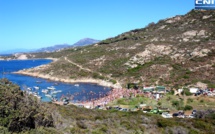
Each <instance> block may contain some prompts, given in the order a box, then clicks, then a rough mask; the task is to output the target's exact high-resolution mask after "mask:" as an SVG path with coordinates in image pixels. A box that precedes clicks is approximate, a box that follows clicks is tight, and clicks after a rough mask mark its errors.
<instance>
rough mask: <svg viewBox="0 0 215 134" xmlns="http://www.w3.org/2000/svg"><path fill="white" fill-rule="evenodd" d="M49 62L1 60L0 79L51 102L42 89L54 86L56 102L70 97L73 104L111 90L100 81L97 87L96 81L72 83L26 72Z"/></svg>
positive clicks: (97, 96) (45, 60) (84, 80)
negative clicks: (31, 91)
mask: <svg viewBox="0 0 215 134" xmlns="http://www.w3.org/2000/svg"><path fill="white" fill-rule="evenodd" d="M51 62H53V60H50V59H33V60H9V61H6V60H2V61H0V65H1V67H2V75H1V76H0V78H7V79H9V80H10V81H12V82H13V83H16V84H17V85H19V86H20V88H21V89H22V90H25V89H26V88H31V89H32V90H33V91H34V92H37V93H38V94H39V95H40V96H41V97H42V99H41V100H42V101H51V99H50V98H49V97H47V96H45V94H43V93H42V92H41V91H42V90H43V89H46V88H47V87H51V86H54V87H55V88H56V90H57V91H59V93H58V94H56V95H55V97H56V98H57V99H58V100H60V98H61V97H62V96H68V95H70V96H72V101H73V102H78V101H86V100H89V99H92V98H95V99H96V98H99V97H100V96H99V95H100V94H106V93H107V92H109V91H110V90H111V88H109V86H111V84H107V83H105V82H102V81H100V84H99V85H98V84H97V82H98V81H95V80H91V79H90V80H86V79H83V80H73V81H72V80H68V79H59V78H55V77H50V76H48V75H42V74H39V73H30V72H28V70H31V69H35V68H36V69H38V68H41V67H46V66H49V64H50V63H51ZM20 70H21V71H20ZM14 72H15V73H14ZM75 83H76V84H75ZM95 83H96V84H95ZM75 85H76V86H75ZM77 85H78V86H77ZM101 85H104V86H101ZM35 87H38V88H39V89H38V90H36V89H35ZM90 92H91V94H90Z"/></svg>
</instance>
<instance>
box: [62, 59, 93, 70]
mask: <svg viewBox="0 0 215 134" xmlns="http://www.w3.org/2000/svg"><path fill="white" fill-rule="evenodd" d="M64 59H65V60H66V61H67V62H69V63H71V64H73V65H75V66H77V67H79V68H80V69H81V70H85V71H88V72H93V71H92V70H90V69H89V68H84V67H83V66H81V65H79V64H77V63H75V62H73V61H71V60H69V59H68V58H67V57H64Z"/></svg>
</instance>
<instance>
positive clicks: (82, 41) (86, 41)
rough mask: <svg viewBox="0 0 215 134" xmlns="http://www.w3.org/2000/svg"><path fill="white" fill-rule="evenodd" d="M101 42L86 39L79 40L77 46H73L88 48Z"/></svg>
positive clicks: (74, 45)
mask: <svg viewBox="0 0 215 134" xmlns="http://www.w3.org/2000/svg"><path fill="white" fill-rule="evenodd" d="M99 41H100V40H95V39H91V38H84V39H81V40H79V41H78V42H76V43H75V44H73V45H72V47H80V46H86V45H90V44H94V43H97V42H99Z"/></svg>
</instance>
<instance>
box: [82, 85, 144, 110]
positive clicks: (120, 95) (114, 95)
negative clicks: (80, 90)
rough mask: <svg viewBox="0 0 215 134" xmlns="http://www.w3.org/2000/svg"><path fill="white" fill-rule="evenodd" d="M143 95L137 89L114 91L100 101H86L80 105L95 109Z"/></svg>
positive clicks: (99, 99)
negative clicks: (122, 99) (115, 101)
mask: <svg viewBox="0 0 215 134" xmlns="http://www.w3.org/2000/svg"><path fill="white" fill-rule="evenodd" d="M140 93H142V92H141V91H140V90H135V89H115V88H114V89H112V90H111V91H109V92H108V93H107V94H106V95H104V96H103V97H100V98H98V99H92V100H90V101H84V102H81V103H79V105H84V106H85V107H88V108H94V107H96V106H98V105H99V106H105V105H107V104H108V103H109V102H112V101H114V100H116V99H119V98H125V97H132V96H134V97H136V95H137V94H140Z"/></svg>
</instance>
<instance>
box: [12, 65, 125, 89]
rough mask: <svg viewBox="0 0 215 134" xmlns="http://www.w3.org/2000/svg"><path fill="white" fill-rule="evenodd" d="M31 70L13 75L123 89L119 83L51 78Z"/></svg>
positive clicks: (86, 79)
mask: <svg viewBox="0 0 215 134" xmlns="http://www.w3.org/2000/svg"><path fill="white" fill-rule="evenodd" d="M42 66H47V65H42ZM40 67H41V66H40ZM29 70H31V69H26V70H20V71H17V72H13V73H15V74H21V75H27V76H32V77H39V78H43V79H47V80H51V81H58V82H64V83H94V84H98V85H101V86H105V87H112V88H122V87H121V85H120V84H119V83H117V84H113V83H111V82H107V81H104V80H98V79H93V78H81V79H67V78H57V77H55V76H50V75H48V74H46V75H45V74H41V73H38V72H30V71H29Z"/></svg>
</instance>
